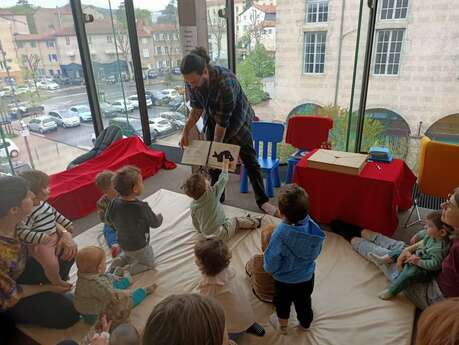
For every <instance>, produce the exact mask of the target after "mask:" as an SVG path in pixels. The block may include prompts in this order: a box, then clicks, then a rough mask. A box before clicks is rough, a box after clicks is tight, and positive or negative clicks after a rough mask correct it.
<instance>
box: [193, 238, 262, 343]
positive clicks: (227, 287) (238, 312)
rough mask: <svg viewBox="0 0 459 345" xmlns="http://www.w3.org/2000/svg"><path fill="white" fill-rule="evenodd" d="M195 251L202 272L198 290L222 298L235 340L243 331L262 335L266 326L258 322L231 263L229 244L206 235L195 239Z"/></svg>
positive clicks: (227, 322)
mask: <svg viewBox="0 0 459 345" xmlns="http://www.w3.org/2000/svg"><path fill="white" fill-rule="evenodd" d="M194 255H195V258H196V259H195V262H196V265H197V266H198V268H199V270H200V271H201V273H202V276H201V280H200V282H199V287H198V289H199V292H200V293H201V295H204V296H209V297H213V298H215V299H216V300H217V301H218V302H220V304H221V306H222V307H223V309H224V311H225V319H226V327H227V330H228V333H229V337H230V339H232V340H235V338H237V337H238V336H239V335H241V334H242V333H243V332H248V333H252V334H255V335H258V336H263V335H264V334H265V330H264V328H263V327H262V326H260V325H259V324H258V323H256V322H255V315H254V313H253V310H252V307H251V305H250V302H249V299H248V298H247V296H246V295H245V293H244V291H243V290H242V288H241V286H239V284H238V282H237V278H236V274H235V272H234V271H233V270H231V269H230V268H229V267H228V266H229V264H230V259H231V254H230V252H229V250H228V247H227V246H226V244H225V243H224V242H223V241H222V240H220V239H218V238H216V237H213V238H203V239H201V240H199V241H198V242H197V243H196V245H195V247H194Z"/></svg>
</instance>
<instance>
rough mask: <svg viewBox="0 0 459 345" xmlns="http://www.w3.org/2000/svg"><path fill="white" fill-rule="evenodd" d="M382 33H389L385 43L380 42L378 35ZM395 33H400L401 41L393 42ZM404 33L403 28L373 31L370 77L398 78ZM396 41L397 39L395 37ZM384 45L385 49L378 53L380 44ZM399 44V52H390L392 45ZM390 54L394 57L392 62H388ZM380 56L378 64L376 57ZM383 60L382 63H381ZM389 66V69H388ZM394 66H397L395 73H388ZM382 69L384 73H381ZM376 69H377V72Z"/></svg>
mask: <svg viewBox="0 0 459 345" xmlns="http://www.w3.org/2000/svg"><path fill="white" fill-rule="evenodd" d="M383 32H389V37H388V40H387V43H386V42H385V41H382V42H380V33H383ZM395 32H397V34H398V33H399V32H401V33H402V37H401V41H400V42H399V41H398V40H395V41H394V37H393V36H394V34H395ZM405 33H406V29H405V28H387V29H376V30H375V43H374V44H375V46H374V54H373V58H372V60H373V64H372V65H373V68H372V75H373V76H377V77H391V76H392V77H396V76H399V75H400V68H401V60H402V52H403V44H404V41H405ZM397 39H398V37H397ZM384 43H386V44H387V48H386V49H385V50H384V51H382V52H379V51H378V47H379V46H380V44H382V45H384ZM397 43H399V44H400V50H399V51H395V50H394V51H393V52H392V51H391V50H392V44H397ZM391 54H392V55H393V56H394V60H393V62H390V56H391ZM397 54H398V61H397V62H394V61H395V60H396V56H397ZM379 55H381V60H380V62H378V56H379ZM383 59H385V60H384V62H383V61H382V60H383ZM389 66H390V67H389ZM395 66H397V72H396V73H388V71H389V69H390V68H392V72H393V70H394V68H395ZM382 67H383V68H384V72H383V73H381V68H382ZM377 68H379V70H378V71H377Z"/></svg>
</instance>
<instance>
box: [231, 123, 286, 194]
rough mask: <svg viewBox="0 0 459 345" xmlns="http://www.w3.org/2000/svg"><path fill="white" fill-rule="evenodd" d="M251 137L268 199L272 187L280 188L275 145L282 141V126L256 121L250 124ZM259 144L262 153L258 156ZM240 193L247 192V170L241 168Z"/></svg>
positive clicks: (272, 191)
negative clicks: (263, 177)
mask: <svg viewBox="0 0 459 345" xmlns="http://www.w3.org/2000/svg"><path fill="white" fill-rule="evenodd" d="M252 137H253V142H254V148H255V152H256V153H257V159H258V164H260V167H261V170H262V171H263V174H264V175H265V178H266V180H265V189H266V194H267V195H268V196H269V197H273V196H274V186H276V187H280V177H279V159H277V144H278V143H280V142H282V140H283V139H284V125H283V124H281V123H273V122H265V121H258V122H253V123H252ZM260 144H262V146H263V148H262V153H261V154H260ZM241 169H242V173H241V183H240V191H241V193H247V192H248V191H249V186H248V178H247V170H246V168H245V166H244V165H242V167H241Z"/></svg>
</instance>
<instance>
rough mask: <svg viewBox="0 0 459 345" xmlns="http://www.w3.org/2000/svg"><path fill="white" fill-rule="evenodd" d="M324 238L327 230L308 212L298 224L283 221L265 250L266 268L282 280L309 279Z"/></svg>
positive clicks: (283, 281)
mask: <svg viewBox="0 0 459 345" xmlns="http://www.w3.org/2000/svg"><path fill="white" fill-rule="evenodd" d="M324 239H325V233H324V232H323V231H322V230H321V229H320V227H319V226H318V225H317V224H316V223H315V222H314V221H313V220H312V219H311V217H309V216H307V217H306V218H305V219H304V220H302V221H301V222H298V223H297V224H295V225H290V224H287V223H285V222H282V223H280V224H279V225H278V226H277V227H276V229H275V230H274V232H273V234H272V237H271V240H270V241H269V245H268V248H267V249H266V251H265V253H264V269H265V271H266V272H270V273H271V274H272V275H273V278H274V279H275V280H277V281H280V282H282V283H288V284H296V283H301V282H305V281H308V280H310V279H311V278H312V275H313V274H314V271H315V267H316V263H315V260H316V258H317V257H318V256H319V254H320V251H321V250H322V243H323V241H324Z"/></svg>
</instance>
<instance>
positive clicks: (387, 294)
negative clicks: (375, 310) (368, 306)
mask: <svg viewBox="0 0 459 345" xmlns="http://www.w3.org/2000/svg"><path fill="white" fill-rule="evenodd" d="M378 297H379V298H380V299H382V300H383V301H387V300H389V299H391V298H392V297H394V295H393V294H392V293H390V292H389V289H384V290H383V291H381V292H380V293H379V294H378Z"/></svg>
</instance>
